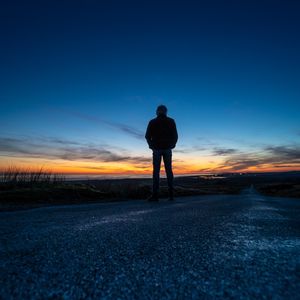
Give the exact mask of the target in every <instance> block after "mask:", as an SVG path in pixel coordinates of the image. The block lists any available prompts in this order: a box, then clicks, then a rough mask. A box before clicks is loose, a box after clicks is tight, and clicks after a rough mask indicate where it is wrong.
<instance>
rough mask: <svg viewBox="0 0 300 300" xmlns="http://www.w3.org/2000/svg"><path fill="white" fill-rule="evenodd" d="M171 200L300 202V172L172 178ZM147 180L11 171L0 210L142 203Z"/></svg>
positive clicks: (0, 194) (2, 186)
mask: <svg viewBox="0 0 300 300" xmlns="http://www.w3.org/2000/svg"><path fill="white" fill-rule="evenodd" d="M174 184H175V196H176V197H184V196H192V195H226V194H229V195H237V194H240V193H241V191H242V190H243V189H245V188H249V187H253V188H255V189H256V190H257V191H259V192H260V193H261V194H264V195H268V196H278V197H292V198H300V172H283V173H231V174H226V173H225V174H215V175H211V174H210V175H192V176H178V177H175V180H174ZM151 190H152V179H151V178H129V179H90V180H88V179H86V180H74V179H73V180H67V179H66V177H65V176H63V175H58V174H51V173H48V172H43V171H41V172H34V173H32V172H27V173H26V172H21V171H14V172H12V174H10V176H9V175H8V174H7V173H6V174H2V180H1V183H0V210H1V211H9V210H19V209H29V208H35V207H42V206H49V205H66V204H80V203H81V204H85V203H97V202H111V201H126V200H132V199H140V200H141V199H146V198H147V197H149V196H150V195H151ZM167 195H168V193H167V182H166V179H165V178H162V179H161V190H160V197H161V198H166V197H167Z"/></svg>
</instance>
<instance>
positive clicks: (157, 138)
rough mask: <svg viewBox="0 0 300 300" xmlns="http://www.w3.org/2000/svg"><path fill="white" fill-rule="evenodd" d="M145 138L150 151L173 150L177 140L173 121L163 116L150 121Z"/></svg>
mask: <svg viewBox="0 0 300 300" xmlns="http://www.w3.org/2000/svg"><path fill="white" fill-rule="evenodd" d="M145 138H146V140H147V143H148V145H149V148H151V149H161V150H163V149H173V148H175V146H176V143H177V140H178V134H177V129H176V124H175V121H174V120H173V119H172V118H169V117H167V116H164V115H160V116H158V117H156V118H155V119H152V120H151V121H150V122H149V124H148V127H147V131H146V135H145Z"/></svg>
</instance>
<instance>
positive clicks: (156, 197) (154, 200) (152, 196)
mask: <svg viewBox="0 0 300 300" xmlns="http://www.w3.org/2000/svg"><path fill="white" fill-rule="evenodd" d="M147 201H149V202H158V196H156V195H151V196H150V197H148V198H147Z"/></svg>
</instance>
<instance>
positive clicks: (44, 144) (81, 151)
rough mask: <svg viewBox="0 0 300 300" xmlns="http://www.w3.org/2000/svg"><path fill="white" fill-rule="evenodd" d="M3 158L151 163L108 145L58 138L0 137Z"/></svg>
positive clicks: (0, 151)
mask: <svg viewBox="0 0 300 300" xmlns="http://www.w3.org/2000/svg"><path fill="white" fill-rule="evenodd" d="M0 154H1V156H17V157H33V158H43V159H62V160H67V161H93V162H96V161H99V162H118V161H128V162H132V163H145V162H149V159H148V158H145V157H143V156H130V155H127V154H126V153H124V152H121V153H120V150H119V149H118V150H117V149H114V148H113V147H109V146H107V145H105V146H103V145H94V144H85V143H79V142H77V141H70V140H62V139H57V138H45V137H43V138H34V139H33V138H30V137H17V138H8V137H0Z"/></svg>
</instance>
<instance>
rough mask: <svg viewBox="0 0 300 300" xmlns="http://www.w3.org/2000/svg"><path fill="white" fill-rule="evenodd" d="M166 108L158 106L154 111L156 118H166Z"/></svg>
mask: <svg viewBox="0 0 300 300" xmlns="http://www.w3.org/2000/svg"><path fill="white" fill-rule="evenodd" d="M167 111H168V109H167V107H166V106H165V105H159V106H158V107H157V109H156V115H157V116H166V115H167Z"/></svg>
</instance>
